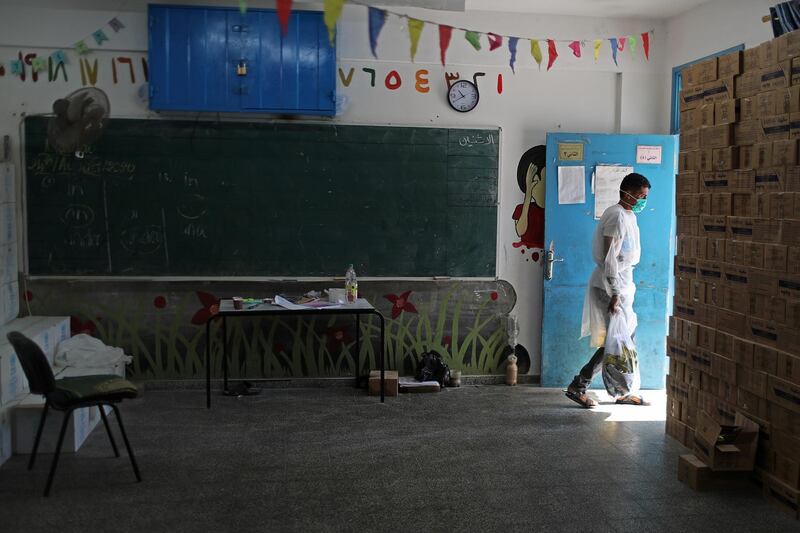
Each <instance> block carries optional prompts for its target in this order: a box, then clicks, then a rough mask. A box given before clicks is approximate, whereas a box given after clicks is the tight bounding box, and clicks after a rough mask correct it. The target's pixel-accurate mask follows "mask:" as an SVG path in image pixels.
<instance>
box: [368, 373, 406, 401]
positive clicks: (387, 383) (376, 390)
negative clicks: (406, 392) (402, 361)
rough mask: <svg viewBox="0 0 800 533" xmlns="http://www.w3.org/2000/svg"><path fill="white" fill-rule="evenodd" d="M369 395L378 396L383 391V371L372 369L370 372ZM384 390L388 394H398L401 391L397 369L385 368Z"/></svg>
mask: <svg viewBox="0 0 800 533" xmlns="http://www.w3.org/2000/svg"><path fill="white" fill-rule="evenodd" d="M368 390H369V395H370V396H378V395H380V393H381V371H380V370H371V371H370V373H369V387H368ZM383 390H384V395H386V396H397V394H398V392H399V390H400V389H399V377H398V374H397V370H384V373H383Z"/></svg>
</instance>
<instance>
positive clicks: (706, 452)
mask: <svg viewBox="0 0 800 533" xmlns="http://www.w3.org/2000/svg"><path fill="white" fill-rule="evenodd" d="M758 434H759V428H758V425H757V424H756V423H755V422H753V421H752V420H750V419H748V418H747V417H745V416H743V415H740V414H737V415H736V419H735V428H727V427H723V426H721V425H720V424H718V423H717V422H716V421H715V420H714V419H712V418H711V417H710V416H708V415H707V414H706V413H705V412H703V411H699V412H698V413H697V426H696V429H695V435H694V451H695V454H696V455H697V457H698V458H699V459H700V460H701V461H703V462H704V463H706V464H707V465H709V466H710V467H711V469H712V470H715V471H747V470H752V469H753V466H754V465H755V458H756V446H757V444H758Z"/></svg>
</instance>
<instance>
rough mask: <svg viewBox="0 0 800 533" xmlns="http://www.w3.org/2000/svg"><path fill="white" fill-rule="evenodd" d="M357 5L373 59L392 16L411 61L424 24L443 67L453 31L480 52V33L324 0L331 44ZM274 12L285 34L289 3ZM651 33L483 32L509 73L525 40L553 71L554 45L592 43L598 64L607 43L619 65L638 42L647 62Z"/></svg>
mask: <svg viewBox="0 0 800 533" xmlns="http://www.w3.org/2000/svg"><path fill="white" fill-rule="evenodd" d="M347 2H349V3H351V4H356V5H360V6H364V7H366V8H367V9H368V17H367V20H368V30H369V44H370V49H371V50H372V55H373V56H374V57H376V58H377V57H378V53H377V47H378V37H379V36H380V33H381V30H382V29H383V27H384V25H385V24H386V18H387V15H394V16H395V17H398V18H401V19H406V25H407V27H408V36H409V40H410V50H409V52H410V56H411V61H414V57H415V56H416V54H417V48H418V45H419V40H420V37H421V36H422V32H423V30H424V29H425V26H426V25H431V26H437V27H438V30H439V57H440V60H441V62H442V65H444V64H445V63H446V59H447V49H448V48H449V46H450V42H451V40H452V36H453V30H459V31H463V32H464V38H465V39H466V40H467V42H468V43H469V44H470V45H472V47H473V48H474V49H475V50H480V49H481V46H482V45H481V36H482V35H483V33H482V32H478V31H475V30H472V29H468V28H460V27H454V26H449V25H447V24H441V23H438V22H434V21H430V20H425V19H419V18H414V17H411V16H409V15H406V14H404V13H396V12H394V11H389V10H387V9H383V8H377V7H373V6H370V5H368V4H366V3H363V2H361V1H358V0H324V1H323V9H324V15H323V20H324V21H325V25H326V27H327V28H328V37H329V39H330V41H331V44H333V42H334V40H335V38H336V22H337V21H338V20H339V17H340V16H341V15H342V10H343V9H344V5H345V3H347ZM276 6H277V11H278V20H279V22H280V26H281V32H282V33H283V34H284V35H286V32H287V31H288V26H289V16H290V14H291V11H292V0H277V3H276ZM239 9H240V10H241V11H242V13H246V12H247V2H246V1H245V0H239ZM652 33H653V30H649V31H646V32H643V33H641V34H639V35H625V36H617V37H610V38H599V39H548V38H543V39H540V38H532V37H517V36H513V35H500V34H497V33H493V32H488V33H486V34H485V35H486V38H487V40H488V43H489V51H494V50H497V49H498V48H501V47H502V46H503V42H504V41H505V42H506V43H507V47H508V53H509V66H510V67H511V70H512V71H514V65H515V63H516V61H517V46H518V44H519V41H520V40H528V41H530V44H531V46H530V53H531V56H533V60H534V61H535V62H536V64H537V65H538V66H539V68H540V69H541V67H542V61H543V59H544V58H543V54H542V47H541V45H540V44H539V43H540V42H543V43H545V45H546V50H547V70H550V69H551V68H553V65H554V64H555V62H556V59H558V45H557V43H567V48H568V49H569V50H570V51H571V52H572V55H573V56H575V57H577V58H580V57H581V56H582V53H581V51H582V49H583V48H584V47H585V46H587V45H588V44H589V43H591V46H592V49H593V51H594V54H593V56H594V60H595V61H597V60H598V59H599V58H600V52H601V50H602V48H603V44H604V43H605V42H608V45H609V50H610V51H611V58H612V59H613V60H614V64H615V65H617V66H618V65H619V60H618V54H619V53H621V52H623V51H624V50H625V47H626V46H627V47H628V53H629V54H630V55H631V57H636V46H637V44H638V43H639V42H640V41H641V44H642V51H643V53H644V58H645V60H646V61H649V60H650V36H651V35H652Z"/></svg>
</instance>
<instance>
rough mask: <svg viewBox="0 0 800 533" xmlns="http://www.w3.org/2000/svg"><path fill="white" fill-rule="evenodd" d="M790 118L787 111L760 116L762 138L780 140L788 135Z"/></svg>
mask: <svg viewBox="0 0 800 533" xmlns="http://www.w3.org/2000/svg"><path fill="white" fill-rule="evenodd" d="M790 118H791V115H790V114H789V113H783V114H780V115H775V116H772V117H766V118H765V117H763V116H762V117H761V133H762V138H763V139H764V140H772V141H774V140H780V139H788V138H789V137H790V133H789V132H790Z"/></svg>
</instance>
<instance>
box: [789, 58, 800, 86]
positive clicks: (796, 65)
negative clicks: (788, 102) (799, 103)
mask: <svg viewBox="0 0 800 533" xmlns="http://www.w3.org/2000/svg"><path fill="white" fill-rule="evenodd" d="M791 81H792V85H796V84H798V83H800V57H794V58H792V80H791Z"/></svg>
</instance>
